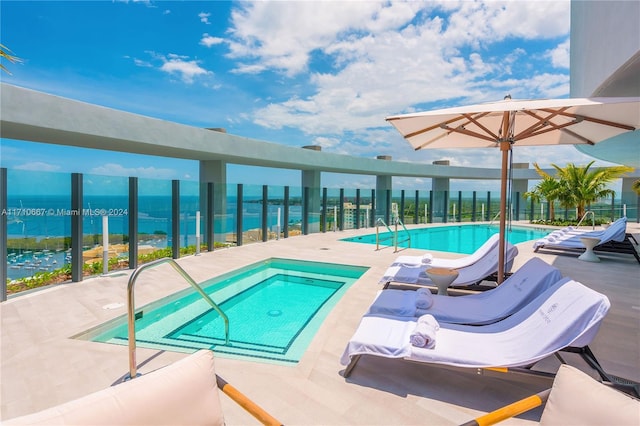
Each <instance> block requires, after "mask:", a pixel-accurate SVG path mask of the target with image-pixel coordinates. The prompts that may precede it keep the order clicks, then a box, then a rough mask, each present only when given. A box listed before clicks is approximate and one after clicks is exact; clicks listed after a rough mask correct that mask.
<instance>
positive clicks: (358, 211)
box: [356, 188, 360, 229]
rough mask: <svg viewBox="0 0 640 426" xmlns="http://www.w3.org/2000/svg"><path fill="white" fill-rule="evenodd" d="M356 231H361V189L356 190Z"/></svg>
mask: <svg viewBox="0 0 640 426" xmlns="http://www.w3.org/2000/svg"><path fill="white" fill-rule="evenodd" d="M356 229H360V188H357V189H356Z"/></svg>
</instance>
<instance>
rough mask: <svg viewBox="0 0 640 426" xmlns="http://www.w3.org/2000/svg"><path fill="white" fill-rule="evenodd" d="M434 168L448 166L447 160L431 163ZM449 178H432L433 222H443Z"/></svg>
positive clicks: (445, 213) (445, 212)
mask: <svg viewBox="0 0 640 426" xmlns="http://www.w3.org/2000/svg"><path fill="white" fill-rule="evenodd" d="M432 164H433V165H435V166H448V165H449V164H450V163H449V160H436V161H434V162H433V163H432ZM449 180H450V179H449V178H442V177H440V178H436V177H434V178H432V179H431V189H432V191H433V222H434V223H435V222H444V221H445V217H446V215H447V207H446V206H445V205H444V204H445V196H446V194H448V193H449V191H450V189H449Z"/></svg>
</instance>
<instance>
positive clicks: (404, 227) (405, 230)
mask: <svg viewBox="0 0 640 426" xmlns="http://www.w3.org/2000/svg"><path fill="white" fill-rule="evenodd" d="M398 224H400V225H401V226H402V229H403V230H404V232H405V234H407V239H406V240H402V241H399V239H398ZM395 241H396V250H395V251H396V252H397V251H398V243H400V242H402V243H404V242H405V241H406V242H407V248H409V247H411V233H410V232H409V230H408V229H407V227H406V226H404V223H403V222H402V220H400V218H399V217H396V235H395Z"/></svg>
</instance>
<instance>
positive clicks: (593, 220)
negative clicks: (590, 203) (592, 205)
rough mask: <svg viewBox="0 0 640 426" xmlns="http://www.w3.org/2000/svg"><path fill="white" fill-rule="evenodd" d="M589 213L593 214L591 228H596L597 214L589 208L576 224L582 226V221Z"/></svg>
mask: <svg viewBox="0 0 640 426" xmlns="http://www.w3.org/2000/svg"><path fill="white" fill-rule="evenodd" d="M589 214H591V228H592V230H593V229H596V214H595V213H594V212H592V211H591V210H587V211H586V212H585V213H584V215H582V218H581V219H580V221H578V224H577V225H576V228H578V227H580V224H581V223H582V221H583V220H585V219H586V218H587V216H589Z"/></svg>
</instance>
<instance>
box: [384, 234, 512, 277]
mask: <svg viewBox="0 0 640 426" xmlns="http://www.w3.org/2000/svg"><path fill="white" fill-rule="evenodd" d="M499 242H500V234H493V235H492V236H490V237H489V238H488V239H487V241H485V242H484V243H483V244H482V245H481V246H480V247H478V248H477V249H476V251H475V252H473V253H472V254H470V255H468V256H463V257H459V258H456V259H444V258H439V257H433V255H431V254H430V253H427V254H425V255H423V256H398V258H396V260H395V261H394V262H393V265H403V266H416V265H417V266H420V265H429V266H431V267H433V268H451V269H458V268H464V267H466V266H469V265H473V264H474V263H476V262H477V261H478V260H480V259H482V258H483V257H484V256H485V255H486V254H487V253H489V252H490V251H491V250H493V248H494V247H496V246H498V243H499Z"/></svg>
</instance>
